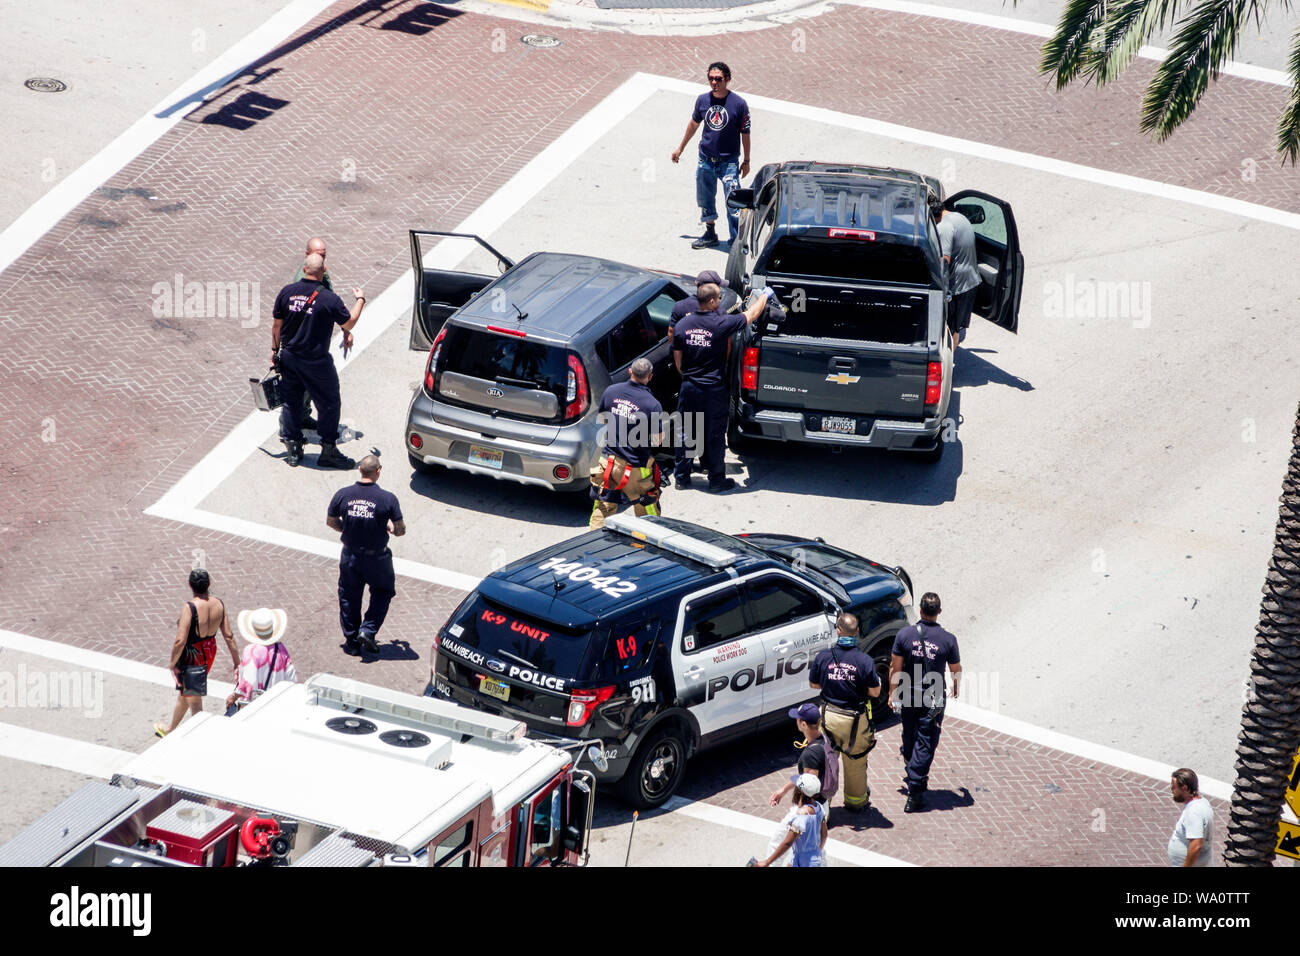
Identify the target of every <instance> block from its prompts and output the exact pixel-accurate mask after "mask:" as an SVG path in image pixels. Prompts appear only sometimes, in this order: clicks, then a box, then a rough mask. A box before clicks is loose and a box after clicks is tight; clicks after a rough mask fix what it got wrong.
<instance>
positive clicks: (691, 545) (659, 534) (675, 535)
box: [605, 514, 740, 568]
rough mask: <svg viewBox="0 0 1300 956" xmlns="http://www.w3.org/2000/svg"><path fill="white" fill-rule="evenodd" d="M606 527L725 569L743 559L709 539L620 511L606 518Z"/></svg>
mask: <svg viewBox="0 0 1300 956" xmlns="http://www.w3.org/2000/svg"><path fill="white" fill-rule="evenodd" d="M605 527H606V528H607V529H609V530H610V531H616V532H618V533H619V534H625V535H627V536H628V537H630V538H635V539H636V540H638V541H644V542H645V543H646V544H653V545H654V546H655V547H656V548H663V549H664V550H665V551H671V552H673V553H674V554H680V555H682V556H683V557H687V558H691V559H692V560H694V561H699V562H701V563H702V564H707V565H709V566H710V567H714V568H725V567H727V566H729V565H732V564H735V563H736V561H738V560H739V559H740V555H738V554H736V553H735V552H734V551H728V550H727V549H726V548H719V547H718V546H717V545H713V544H709V543H708V542H707V541H700V540H699V539H698V538H692V537H691V536H690V535H688V534H683V533H682V532H680V531H673V530H672V529H670V528H665V527H662V526H660V525H657V524H655V523H654V522H652V521H646V520H645V519H644V518H637V517H635V516H633V515H628V514H621V515H614V516H613V517H612V518H606V519H605Z"/></svg>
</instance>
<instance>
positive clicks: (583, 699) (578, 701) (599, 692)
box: [565, 687, 614, 727]
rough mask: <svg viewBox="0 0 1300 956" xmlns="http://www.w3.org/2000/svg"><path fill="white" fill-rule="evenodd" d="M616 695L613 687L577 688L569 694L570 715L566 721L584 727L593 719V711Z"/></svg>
mask: <svg viewBox="0 0 1300 956" xmlns="http://www.w3.org/2000/svg"><path fill="white" fill-rule="evenodd" d="M613 695H614V688H613V687H592V688H588V689H587V690H575V691H574V692H573V693H572V694H570V695H569V715H568V720H566V721H565V723H567V724H568V725H569V726H570V727H582V726H584V725H585V724H586V723H587V721H589V720H591V712H592V711H594V710H595V709H596V708H597V707H598V706H599V705H600V704H602V703H604V702H605V701H607V700H609V699H610V697H612V696H613Z"/></svg>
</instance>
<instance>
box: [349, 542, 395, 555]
mask: <svg viewBox="0 0 1300 956" xmlns="http://www.w3.org/2000/svg"><path fill="white" fill-rule="evenodd" d="M343 550H344V551H347V552H348V553H349V554H359V555H362V556H363V557H367V558H382V557H383V556H384V555H386V554H391V553H392V552H391V551H389V550H388V549H387V548H380V549H378V550H375V549H374V548H349V547H348V546H347V545H346V544H345V545H344V546H343Z"/></svg>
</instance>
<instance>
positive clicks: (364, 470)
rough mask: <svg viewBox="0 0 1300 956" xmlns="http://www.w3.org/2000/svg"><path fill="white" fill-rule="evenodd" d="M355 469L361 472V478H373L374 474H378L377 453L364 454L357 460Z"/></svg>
mask: <svg viewBox="0 0 1300 956" xmlns="http://www.w3.org/2000/svg"><path fill="white" fill-rule="evenodd" d="M357 470H358V471H360V472H361V477H362V478H369V479H371V480H372V481H373V480H374V477H375V475H377V474H379V457H378V456H377V455H366V456H365V457H363V458H362V459H361V460H360V461H359V462H357Z"/></svg>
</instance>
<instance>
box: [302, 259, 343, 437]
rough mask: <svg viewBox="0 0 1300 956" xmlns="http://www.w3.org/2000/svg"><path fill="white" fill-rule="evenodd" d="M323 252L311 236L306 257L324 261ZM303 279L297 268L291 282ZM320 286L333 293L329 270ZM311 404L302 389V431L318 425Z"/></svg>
mask: <svg viewBox="0 0 1300 956" xmlns="http://www.w3.org/2000/svg"><path fill="white" fill-rule="evenodd" d="M325 251H326V250H325V240H324V239H322V238H320V237H319V236H312V237H311V238H310V239H308V240H307V252H306V253H305V254H306V255H311V254H312V253H315V254H316V255H318V256H320V257H321V258H322V259H324V258H325ZM303 278H304V276H303V271H302V266H299V267H298V274H297V275H295V276H294V277H293V281H294V282H301V281H302V280H303ZM320 284H321V285H323V286H324V287H325V288H327V289H329V290H330V291H331V292H333V291H334V281H333V280H332V279H331V278H330V271H329V269H326V270H325V272H324V273H323V274H322V275H321V277H320ZM311 403H312V397H311V393H310V392H308V391H306V390H305V389H304V390H303V393H302V427H303V428H304V429H307V428H310V429H312V430H313V431H314V430H315V429H316V426H317V424H318V423H317V421H316V419H314V418H312V415H311Z"/></svg>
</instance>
